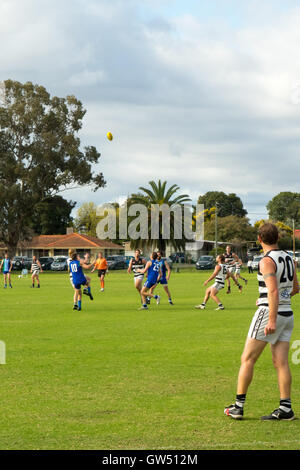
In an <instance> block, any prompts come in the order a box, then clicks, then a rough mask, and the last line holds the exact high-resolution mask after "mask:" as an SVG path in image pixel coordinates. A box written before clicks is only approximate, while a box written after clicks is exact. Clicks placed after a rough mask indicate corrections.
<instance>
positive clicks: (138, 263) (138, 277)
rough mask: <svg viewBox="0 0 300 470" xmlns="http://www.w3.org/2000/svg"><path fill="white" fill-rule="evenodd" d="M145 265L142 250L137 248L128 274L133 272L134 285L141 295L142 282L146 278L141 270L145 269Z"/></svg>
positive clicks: (130, 262)
mask: <svg viewBox="0 0 300 470" xmlns="http://www.w3.org/2000/svg"><path fill="white" fill-rule="evenodd" d="M145 266H146V260H145V259H144V258H142V257H141V250H140V249H139V248H137V249H136V250H135V254H134V258H131V260H130V261H129V266H128V270H127V272H128V274H131V272H133V279H134V286H135V288H136V290H137V291H138V293H139V294H140V295H141V290H142V282H143V279H144V274H141V273H140V270H141V269H144V267H145ZM141 301H142V297H141Z"/></svg>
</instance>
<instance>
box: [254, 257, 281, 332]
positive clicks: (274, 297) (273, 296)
mask: <svg viewBox="0 0 300 470" xmlns="http://www.w3.org/2000/svg"><path fill="white" fill-rule="evenodd" d="M259 267H260V272H261V273H262V275H263V278H264V281H265V283H266V287H267V289H268V304H269V321H268V324H267V325H266V328H265V335H266V336H267V335H270V334H272V333H275V331H276V319H277V312H278V303H279V294H278V285H277V278H276V272H275V264H274V262H273V260H272V259H271V258H267V257H266V258H263V259H262V260H261V262H260V265H259Z"/></svg>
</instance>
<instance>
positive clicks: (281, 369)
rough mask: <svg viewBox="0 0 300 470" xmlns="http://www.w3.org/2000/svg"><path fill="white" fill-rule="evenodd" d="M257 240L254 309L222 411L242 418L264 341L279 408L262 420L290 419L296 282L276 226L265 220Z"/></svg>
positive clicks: (297, 291) (291, 413)
mask: <svg viewBox="0 0 300 470" xmlns="http://www.w3.org/2000/svg"><path fill="white" fill-rule="evenodd" d="M258 241H259V243H260V244H261V246H262V248H263V252H264V257H263V258H262V260H261V261H260V263H259V269H258V275H257V278H258V290H259V298H258V300H257V306H258V309H257V311H256V312H255V314H254V317H253V320H252V323H251V325H250V329H249V332H248V337H247V341H246V344H245V348H244V352H243V354H242V360H241V367H240V371H239V376H238V385H237V395H236V401H235V403H234V404H233V405H230V406H228V407H227V408H225V410H224V413H225V414H226V415H227V416H230V417H232V418H235V419H242V418H243V415H244V404H245V400H246V394H247V391H248V388H249V386H250V384H251V381H252V376H253V371H254V366H255V363H256V361H257V359H258V358H259V356H260V355H261V353H262V352H263V350H264V348H265V347H266V345H267V344H268V343H270V345H271V352H272V359H273V364H274V366H275V368H276V371H277V376H278V385H279V392H280V402H279V407H278V408H277V409H276V410H274V411H273V412H272V413H271V414H270V415H267V416H263V417H262V418H261V419H262V420H264V421H266V420H276V421H279V420H285V421H291V420H292V419H294V412H293V410H292V404H291V373H290V368H289V362H288V357H289V343H290V338H291V334H292V331H293V325H294V318H293V311H292V307H291V297H292V296H294V295H295V294H298V293H299V283H298V279H297V274H296V269H295V265H294V261H293V259H292V257H291V256H290V255H289V254H288V253H286V252H285V251H283V250H280V249H279V248H278V229H277V227H276V226H275V225H274V224H271V223H266V224H264V225H262V226H261V227H260V229H259V231H258Z"/></svg>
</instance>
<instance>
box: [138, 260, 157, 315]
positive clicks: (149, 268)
mask: <svg viewBox="0 0 300 470" xmlns="http://www.w3.org/2000/svg"><path fill="white" fill-rule="evenodd" d="M139 272H140V273H141V274H145V273H147V281H146V282H145V284H144V286H143V288H142V290H141V297H142V301H143V305H142V307H141V308H140V309H139V310H148V306H147V297H150V298H152V297H154V299H155V300H156V303H157V305H158V304H159V302H160V296H159V295H154V294H152V293H151V288H152V287H153V286H155V285H156V284H157V282H158V281H159V279H160V278H161V276H162V272H161V269H160V265H159V261H158V260H157V253H155V252H153V253H152V255H151V259H150V261H148V262H147V263H146V266H145V268H144V269H140V270H139Z"/></svg>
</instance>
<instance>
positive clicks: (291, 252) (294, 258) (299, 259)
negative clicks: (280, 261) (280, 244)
mask: <svg viewBox="0 0 300 470" xmlns="http://www.w3.org/2000/svg"><path fill="white" fill-rule="evenodd" d="M287 253H288V254H289V255H290V256H291V257H292V258H293V260H294V261H296V262H297V263H299V261H300V253H299V251H295V256H294V252H293V251H287Z"/></svg>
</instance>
